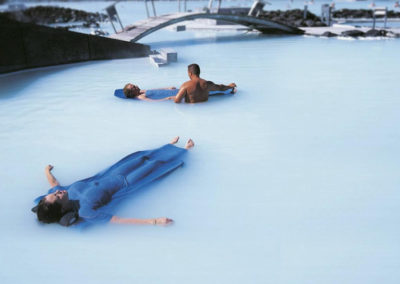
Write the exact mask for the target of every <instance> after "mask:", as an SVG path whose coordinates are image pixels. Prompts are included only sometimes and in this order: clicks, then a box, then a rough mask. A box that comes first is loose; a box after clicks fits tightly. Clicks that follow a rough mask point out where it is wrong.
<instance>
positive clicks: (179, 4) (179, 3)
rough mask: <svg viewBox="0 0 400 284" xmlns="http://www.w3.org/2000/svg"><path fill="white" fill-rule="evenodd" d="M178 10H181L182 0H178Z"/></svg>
mask: <svg viewBox="0 0 400 284" xmlns="http://www.w3.org/2000/svg"><path fill="white" fill-rule="evenodd" d="M178 12H181V0H178Z"/></svg>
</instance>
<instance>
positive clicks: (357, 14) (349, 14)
mask: <svg viewBox="0 0 400 284" xmlns="http://www.w3.org/2000/svg"><path fill="white" fill-rule="evenodd" d="M332 17H333V18H344V19H362V18H365V19H372V18H373V14H372V10H371V9H341V10H336V11H333V13H332ZM387 17H388V18H400V12H395V11H393V10H388V11H387Z"/></svg>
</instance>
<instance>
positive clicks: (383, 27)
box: [383, 7, 387, 29]
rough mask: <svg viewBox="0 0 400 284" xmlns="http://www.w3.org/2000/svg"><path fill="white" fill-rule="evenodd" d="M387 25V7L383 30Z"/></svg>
mask: <svg viewBox="0 0 400 284" xmlns="http://www.w3.org/2000/svg"><path fill="white" fill-rule="evenodd" d="M386 24H387V7H385V25H384V26H383V28H385V29H386Z"/></svg>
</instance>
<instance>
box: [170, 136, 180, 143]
mask: <svg viewBox="0 0 400 284" xmlns="http://www.w3.org/2000/svg"><path fill="white" fill-rule="evenodd" d="M178 141H179V136H176V137H175V138H174V139H172V140H171V142H169V144H176V143H177V142H178Z"/></svg>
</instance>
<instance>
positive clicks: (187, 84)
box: [181, 80, 193, 89]
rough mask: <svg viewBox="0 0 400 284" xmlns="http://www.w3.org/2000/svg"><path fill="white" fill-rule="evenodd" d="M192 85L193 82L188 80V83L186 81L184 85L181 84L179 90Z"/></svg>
mask: <svg viewBox="0 0 400 284" xmlns="http://www.w3.org/2000/svg"><path fill="white" fill-rule="evenodd" d="M192 83H193V82H192V81H190V80H189V81H186V82H185V83H183V84H182V86H181V89H182V88H186V87H188V86H190V85H191V84H192Z"/></svg>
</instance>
